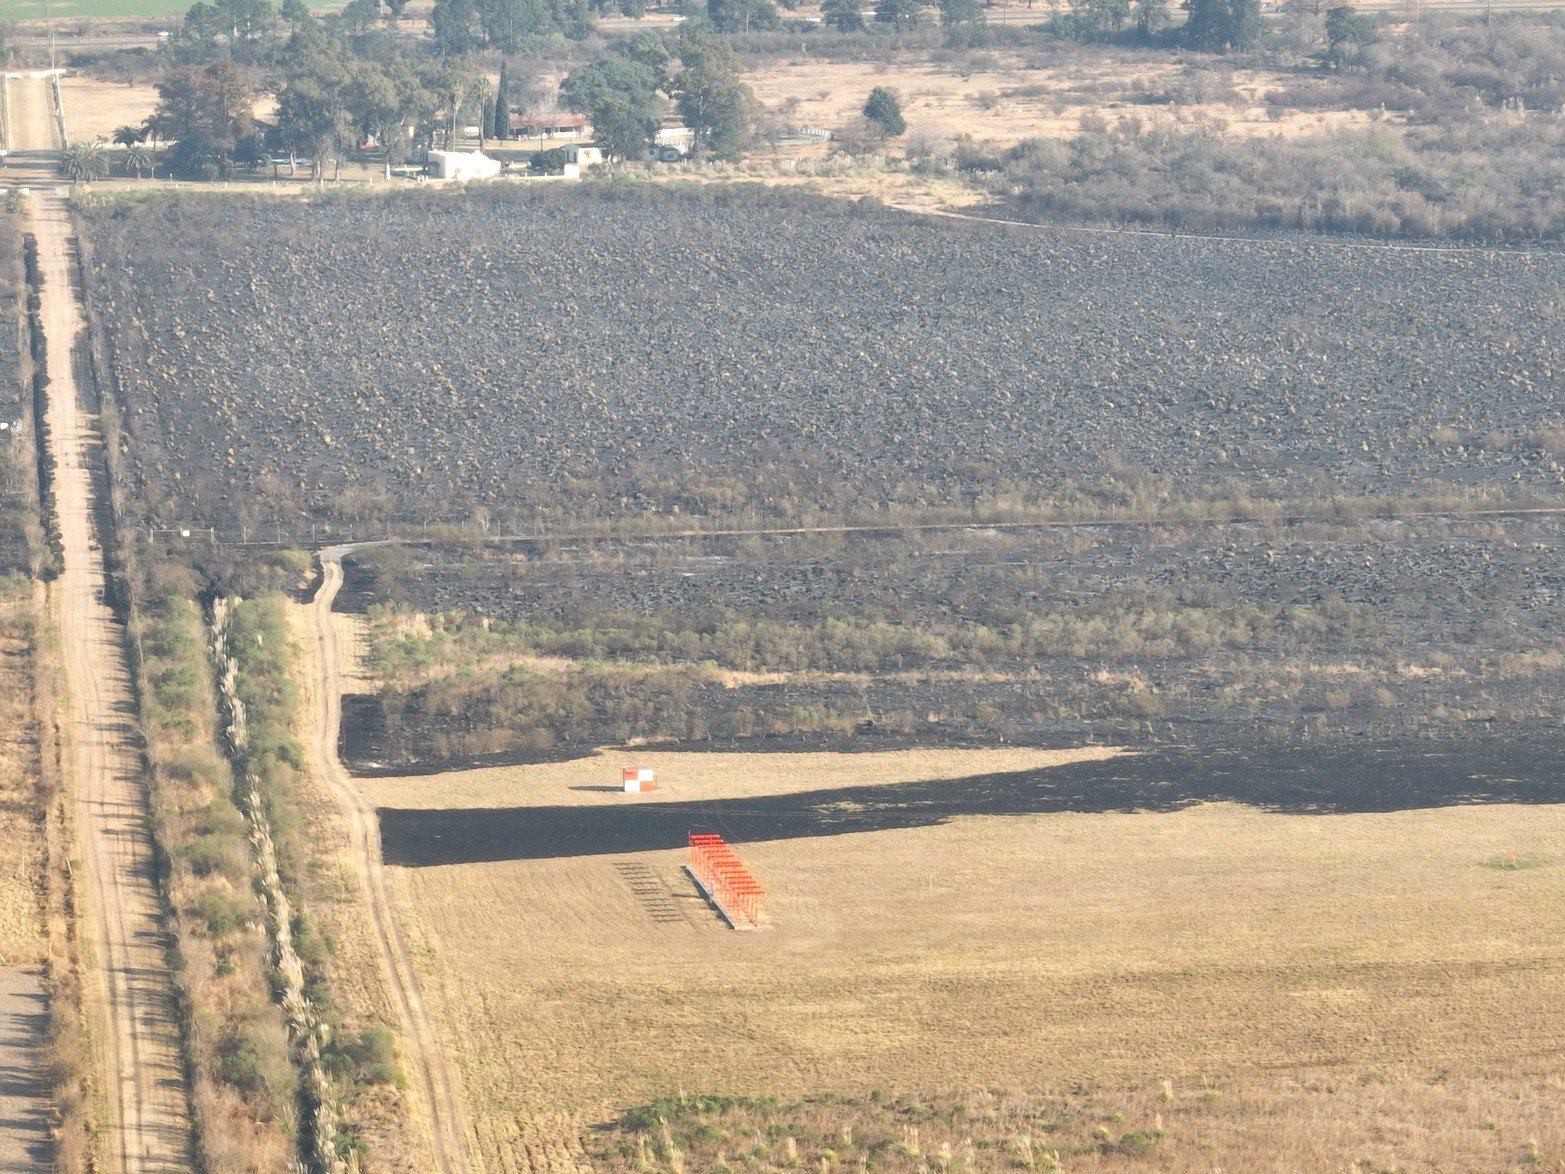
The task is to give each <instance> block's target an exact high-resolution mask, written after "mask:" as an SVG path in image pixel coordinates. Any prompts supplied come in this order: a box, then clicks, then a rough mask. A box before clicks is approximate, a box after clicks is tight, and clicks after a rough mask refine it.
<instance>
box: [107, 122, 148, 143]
mask: <svg viewBox="0 0 1565 1174" xmlns="http://www.w3.org/2000/svg"><path fill="white" fill-rule="evenodd" d="M146 137H147V132H146V130H144V129H143V128H142V127H139V126H119V127H115V128H114V145H115V146H116V147H134V146H135V145H136V144H137V143H139V142H142V141H143V140H145V139H146Z"/></svg>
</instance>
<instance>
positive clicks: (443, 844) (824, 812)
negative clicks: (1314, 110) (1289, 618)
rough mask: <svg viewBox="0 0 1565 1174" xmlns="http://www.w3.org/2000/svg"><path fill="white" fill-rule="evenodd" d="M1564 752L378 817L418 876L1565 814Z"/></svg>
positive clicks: (1222, 754)
mask: <svg viewBox="0 0 1565 1174" xmlns="http://www.w3.org/2000/svg"><path fill="white" fill-rule="evenodd" d="M1562 749H1565V746H1562V744H1561V743H1560V742H1559V741H1558V740H1553V739H1530V740H1518V741H1510V740H1508V741H1503V742H1502V741H1500V740H1499V739H1489V738H1484V739H1477V740H1473V741H1468V742H1463V743H1460V744H1441V743H1414V742H1407V743H1401V744H1397V745H1394V746H1385V745H1366V746H1365V747H1363V748H1362V749H1356V748H1349V747H1323V746H1315V745H1309V744H1304V743H1300V744H1295V745H1291V746H1273V747H1267V748H1266V749H1265V750H1253V751H1242V750H1210V749H1205V750H1203V749H1195V748H1172V749H1159V750H1154V751H1148V752H1142V753H1133V754H1128V755H1124V756H1121V757H1119V758H1114V759H1109V760H1106V761H1101V762H1081V763H1072V764H1069V765H1066V766H1058V767H1050V768H1047V769H1042V770H1033V771H1013V772H1005V773H1000V774H987V775H970V776H966V777H959V778H942V779H928V780H922V781H918V782H912V783H903V784H893V785H889V786H863V787H838V788H832V789H829V790H820V791H805V792H799V793H794V794H787V795H774V796H762V797H751V798H743V799H732V800H703V801H690V802H659V803H644V802H632V803H627V804H626V805H625V806H621V807H569V806H537V807H511V808H474V809H454V810H453V809H447V810H410V809H405V808H394V807H384V808H380V809H379V811H378V815H379V817H380V826H381V840H382V845H383V850H384V858H385V862H386V863H387V864H394V865H399V866H402V867H408V868H422V867H431V866H435V865H442V864H476V863H487V862H494V861H502V860H550V859H561V858H567V857H575V856H595V855H606V854H618V853H630V852H649V851H659V850H664V849H671V848H679V847H682V846H683V845H684V844H685V843H686V836H688V834H689V833H690V832H692V831H700V832H716V833H718V834H720V835H722V836H724V837H725V838H727V839H729V840H731V841H733V842H736V843H744V842H755V841H766V840H785V839H805V838H813V837H819V836H837V835H849V834H853V833H858V832H877V831H895V830H901V829H909V828H919V827H930V826H935V825H938V824H942V823H946V822H949V821H950V820H952V819H954V818H956V817H958V816H964V815H993V816H1005V815H1012V816H1015V815H1044V814H1054V813H1065V812H1075V813H1080V814H1097V813H1107V812H1124V813H1131V812H1151V813H1166V812H1172V811H1178V810H1180V809H1182V808H1185V807H1190V806H1193V805H1195V804H1199V803H1214V802H1236V803H1244V804H1247V805H1249V806H1253V807H1256V808H1259V809H1261V810H1264V811H1269V812H1273V813H1277V814H1287V815H1352V814H1371V813H1387V812H1394V811H1407V810H1418V809H1425V808H1435V807H1451V806H1464V805H1486V804H1499V803H1510V804H1518V803H1519V804H1546V803H1562V802H1565V779H1562V778H1561V777H1560V775H1559V773H1558V768H1557V763H1558V761H1559V757H1560V752H1561V750H1562Z"/></svg>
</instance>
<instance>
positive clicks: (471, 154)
mask: <svg viewBox="0 0 1565 1174" xmlns="http://www.w3.org/2000/svg"><path fill="white" fill-rule="evenodd" d="M499 174H500V160H498V159H491V158H489V156H488V155H485V154H484V153H483V152H482V151H431V152H430V153H429V175H430V178H431V179H493V178H494V177H495V176H497V175H499Z"/></svg>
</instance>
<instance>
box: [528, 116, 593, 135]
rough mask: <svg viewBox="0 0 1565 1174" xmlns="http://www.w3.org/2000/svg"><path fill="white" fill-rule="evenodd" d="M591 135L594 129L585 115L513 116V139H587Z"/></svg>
mask: <svg viewBox="0 0 1565 1174" xmlns="http://www.w3.org/2000/svg"><path fill="white" fill-rule="evenodd" d="M591 134H592V127H591V126H590V125H588V123H587V116H586V115H584V114H549V115H531V114H513V115H511V137H512V138H514V139H520V138H539V139H585V138H590V137H591Z"/></svg>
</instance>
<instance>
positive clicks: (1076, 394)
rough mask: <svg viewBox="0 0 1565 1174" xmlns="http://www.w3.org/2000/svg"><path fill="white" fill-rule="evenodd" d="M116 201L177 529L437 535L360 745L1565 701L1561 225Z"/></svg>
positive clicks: (1133, 730) (103, 241)
mask: <svg viewBox="0 0 1565 1174" xmlns="http://www.w3.org/2000/svg"><path fill="white" fill-rule="evenodd" d="M86 220H87V224H86V228H87V235H88V237H89V250H88V268H89V272H90V279H91V281H92V283H93V285H94V307H95V313H96V314H97V318H98V322H97V326H98V330H99V333H98V338H99V341H100V344H101V345H102V347H103V352H104V354H105V356H106V357H107V358H108V359H109V360H110V362H109V370H111V372H112V374H113V390H114V392H115V400H116V402H117V403H118V405H119V409H120V413H121V415H122V416H123V418H124V421H125V425H126V430H127V433H128V440H127V443H126V445H125V446H124V451H125V454H126V457H127V461H126V465H127V473H128V476H129V477H130V478H131V479H132V480H134V481H135V482H137V484H136V486H135V489H136V492H135V493H133V494H131V495H129V496H130V500H134V501H137V502H139V503H142V505H143V506H144V508H145V511H146V514H147V516H146V518H145V519H144V520H145V521H146V522H147V524H148V525H149V526H152V527H157V526H188V527H190V528H191V529H192V530H193V531H194V532H195V534H196V535H197V538H196V540H195V541H196V542H197V543H199V541H200V536H201V534H202V532H203V530H204V529H206V528H212V529H213V530H215V536H216V537H217V539H218V540H219V543H220V544H224V543H232V542H233V541H234V540H235V539H244V538H255V537H267V538H280V539H282V540H284V541H287V540H290V539H291V540H293V541H294V542H297V543H301V544H302V543H304V542H306V541H308V540H309V539H310V538H312V537H314V538H316V539H318V540H320V541H324V540H325V539H324V536H325V535H326V534H327V533H330V534H332V535H333V536H334V537H341V536H344V535H356V536H364V537H368V536H374V537H382V536H386V535H402V536H403V537H404V538H406V539H409V541H408V542H407V543H406V544H404V545H393V546H389V547H379V548H374V549H364V550H362V551H360V552H359V553H358V554H356V555H354V556H353V557H351V558H350V559H349V562H348V565H347V570H348V572H349V583H348V589H347V590H346V591H345V593H344V595H343V596H342V598H341V600H340V606H342V607H345V608H348V609H350V610H358V611H362V612H364V613H366V615H367V616H368V617H369V650H370V654H371V655H370V664H369V666H368V667H369V670H370V672H371V674H372V678H373V679H374V680H375V681H376V682H377V685H378V687H377V689H376V691H375V692H374V693H373V694H368V695H364V696H359V697H353V698H349V699H347V703H346V705H345V715H346V719H347V720H346V722H345V725H344V731H343V752H344V757H345V759H346V760H347V761H348V762H349V763H350V765H352V766H353V767H354V768H355V769H356V770H359V771H361V772H363V773H372V774H373V773H383V774H384V773H399V774H400V773H409V772H434V771H439V770H442V769H446V768H450V767H454V766H462V765H466V764H476V763H493V762H508V761H536V760H541V759H551V758H559V757H563V756H567V755H573V754H578V753H582V752H584V751H587V750H590V749H591V748H592V747H595V746H599V745H616V744H624V743H627V742H645V743H653V744H658V745H677V746H687V747H697V748H699V747H740V748H746V749H756V750H778V751H785V750H790V749H799V748H821V747H829V748H837V749H883V748H888V747H901V746H919V745H955V746H974V745H977V746H982V745H996V744H1026V745H1044V746H1055V745H1078V744H1080V743H1082V742H1083V741H1087V740H1101V741H1114V742H1119V743H1126V744H1132V745H1136V746H1139V747H1142V748H1147V749H1151V750H1153V751H1154V752H1155V753H1158V754H1166V755H1170V756H1171V757H1169V758H1167V759H1166V760H1159V761H1165V764H1166V766H1167V771H1168V772H1171V773H1172V774H1173V775H1175V776H1180V777H1183V776H1181V772H1183V771H1187V769H1188V770H1190V771H1195V772H1197V773H1199V771H1200V770H1202V769H1204V767H1201V766H1199V765H1198V766H1194V767H1191V766H1189V764H1190V763H1197V764H1199V763H1202V762H1205V761H1207V760H1206V759H1205V758H1204V757H1203V756H1207V755H1214V754H1215V755H1227V754H1239V755H1241V756H1243V755H1252V756H1254V758H1255V761H1257V762H1260V763H1269V764H1272V765H1268V766H1267V769H1268V770H1271V769H1273V766H1274V765H1275V763H1276V762H1291V761H1294V760H1296V759H1297V757H1298V753H1299V752H1298V748H1300V747H1305V746H1314V745H1329V746H1334V747H1340V748H1346V750H1345V752H1349V753H1351V752H1352V747H1354V746H1355V745H1359V744H1362V745H1365V746H1369V745H1373V746H1375V747H1377V750H1376V751H1375V753H1381V754H1389V755H1393V756H1396V755H1401V756H1402V759H1399V760H1406V761H1410V762H1414V761H1419V760H1420V756H1421V755H1423V754H1425V753H1440V754H1447V755H1451V754H1459V753H1465V752H1463V751H1460V750H1459V747H1460V746H1462V745H1463V744H1465V743H1472V744H1473V745H1475V746H1478V745H1481V746H1497V745H1503V744H1505V743H1506V742H1507V740H1512V739H1516V738H1521V737H1525V738H1526V739H1528V740H1529V741H1528V745H1531V746H1534V747H1536V746H1540V745H1543V744H1545V743H1547V742H1548V741H1549V740H1550V739H1551V738H1552V737H1553V736H1554V732H1555V731H1557V730H1558V729H1559V728H1560V725H1561V723H1562V722H1565V688H1562V685H1565V681H1562V669H1565V644H1562V636H1561V633H1562V631H1565V627H1562V625H1561V623H1560V622H1559V621H1560V619H1561V616H1560V607H1561V601H1560V589H1561V585H1562V581H1565V573H1562V572H1561V571H1560V570H1559V567H1560V559H1559V555H1560V553H1561V545H1562V543H1565V539H1562V537H1561V535H1560V533H1559V522H1558V521H1557V520H1556V518H1555V517H1554V515H1553V514H1551V513H1550V512H1548V511H1549V510H1551V509H1552V508H1554V507H1555V506H1557V505H1558V504H1560V503H1562V502H1565V498H1562V497H1561V495H1560V485H1561V483H1562V481H1565V467H1562V465H1561V463H1560V458H1561V456H1565V402H1562V399H1561V396H1560V391H1559V379H1558V373H1559V372H1560V371H1562V370H1565V341H1562V339H1565V335H1562V333H1561V331H1560V330H1559V325H1560V320H1561V317H1562V315H1565V300H1562V299H1561V295H1560V288H1559V281H1560V276H1561V273H1562V266H1565V256H1562V255H1561V254H1559V253H1556V252H1548V251H1539V252H1525V251H1512V252H1497V251H1482V250H1464V249H1451V250H1421V249H1392V248H1381V247H1378V246H1369V245H1363V246H1359V245H1347V246H1344V245H1341V244H1322V243H1319V242H1314V241H1309V240H1304V239H1269V240H1253V241H1232V240H1228V241H1225V240H1195V239H1189V238H1172V237H1170V238H1161V237H1155V236H1105V235H1095V234H1076V233H1068V232H1055V231H1049V230H1037V229H1031V228H1018V227H1015V226H998V225H981V224H968V223H961V222H953V221H949V220H934V219H929V218H920V217H916V216H910V215H905V214H901V213H895V212H888V211H885V210H882V209H878V208H873V207H865V206H860V205H849V204H845V203H841V202H831V201H826V200H821V199H816V198H813V197H801V196H796V195H795V196H785V195H780V194H777V193H761V192H753V191H740V190H726V191H707V192H705V193H702V194H691V193H678V192H670V191H661V192H654V191H647V190H641V189H637V188H633V187H627V188H623V189H622V188H616V187H601V188H599V187H583V188H580V189H577V190H573V191H570V192H565V193H562V192H553V193H545V194H538V193H522V192H518V191H513V190H507V189H490V190H474V191H471V192H467V193H443V194H438V195H436V194H433V193H417V194H408V195H404V196H399V197H396V198H361V197H346V198H340V197H332V196H323V197H322V198H319V199H316V200H314V201H311V202H306V203H297V202H276V203H273V202H268V201H264V200H256V201H251V202H246V203H243V204H237V205H236V204H229V203H218V202H216V201H209V200H203V199H198V198H195V199H188V198H187V199H176V200H164V201H157V202H146V203H142V204H127V205H120V206H114V205H107V206H104V207H100V208H97V209H92V210H89V211H88V212H87V214H86ZM212 235H215V236H216V237H217V238H218V239H220V240H221V241H222V242H223V246H222V248H221V249H219V250H216V251H215V252H214V251H213V250H204V249H197V248H194V247H192V246H193V242H195V241H197V240H198V239H206V238H207V237H208V236H212ZM132 244H134V247H131V246H132ZM109 256H114V257H116V258H125V260H124V261H123V262H117V263H116V264H115V265H113V266H110V265H107V264H103V263H101V262H99V261H96V260H94V258H96V257H109ZM1540 509H1541V512H1539V511H1540ZM1506 510H1509V511H1510V512H1508V513H1507V512H1504V511H1506ZM1529 511H1531V512H1529ZM953 519H957V520H960V523H961V524H954V525H953V524H950V523H951V522H952V520H953ZM1036 519H1050V520H1053V521H1055V522H1060V521H1072V522H1073V524H1071V525H1058V526H1054V527H1050V528H1036V529H1025V528H1018V529H1011V528H1006V526H1005V525H1004V524H1002V523H1010V522H1016V521H1019V520H1022V521H1025V520H1036ZM1203 519H1204V520H1203ZM865 520H871V521H873V522H875V523H876V524H883V525H884V528H883V529H879V530H875V531H869V532H863V533H853V534H833V533H830V532H824V531H822V532H809V533H800V534H795V535H791V536H782V535H767V534H764V533H759V532H757V531H763V530H765V529H767V528H772V527H776V526H778V525H795V526H802V527H804V528H805V529H806V530H808V529H809V528H810V527H812V526H816V525H826V526H829V525H830V524H832V523H836V522H842V521H860V522H862V521H865ZM1076 520H1084V521H1076ZM439 522H456V523H461V524H464V525H465V527H466V529H465V531H464V535H465V536H463V537H461V538H458V539H454V540H453V539H444V540H441V541H438V542H428V541H421V540H420V536H422V535H427V534H428V533H429V532H430V531H431V530H432V529H433V528H434V524H435V523H439ZM930 523H941V524H942V525H944V526H945V528H942V529H919V528H918V527H920V526H922V525H928V524H930ZM969 523H970V524H969ZM990 523H995V524H993V525H991V524H990ZM692 527H693V528H696V529H721V528H727V529H733V530H737V531H743V532H744V533H740V534H736V535H730V536H726V537H702V538H692V537H678V536H675V535H674V534H672V533H671V532H674V531H681V530H685V529H689V528H692ZM899 527H900V528H899ZM613 531H617V532H618V533H619V536H618V537H616V538H613V539H609V538H583V537H580V535H582V534H583V533H592V532H597V533H599V534H605V533H609V532H613ZM518 532H519V533H527V534H544V535H553V537H545V538H540V539H539V540H536V541H497V540H491V539H490V538H488V537H486V536H493V535H498V534H505V533H518ZM638 533H639V534H640V535H641V536H640V537H636V536H635V535H636V534H638ZM571 535H576V537H570V536H571ZM220 549H222V550H225V551H226V550H229V549H230V548H229V547H226V546H220ZM225 557H227V556H226V555H225ZM214 561H216V560H215V557H214ZM1431 748H1434V749H1431ZM1387 761H1389V759H1388V760H1387ZM1546 761H1548V755H1547V754H1546V753H1545V752H1543V751H1538V752H1537V753H1531V754H1530V756H1527V757H1526V758H1525V762H1524V763H1523V764H1522V765H1521V766H1520V767H1518V772H1517V777H1518V778H1519V779H1521V780H1522V782H1523V783H1524V784H1527V785H1531V784H1534V783H1535V784H1538V785H1543V784H1545V783H1547V782H1548V779H1549V778H1552V775H1549V776H1548V777H1547V778H1545V776H1544V775H1543V774H1541V773H1538V772H1539V771H1540V770H1541V764H1543V763H1545V762H1546ZM1306 762H1308V757H1307V756H1306ZM1138 769H1139V768H1138ZM1148 769H1150V768H1148ZM1290 769H1291V768H1290ZM1413 773H1414V775H1416V772H1413ZM1336 774H1337V775H1340V777H1341V778H1344V779H1355V778H1359V777H1360V776H1359V775H1358V774H1356V773H1355V772H1354V771H1352V770H1337V771H1336ZM1435 774H1437V775H1439V777H1438V778H1436V777H1434V775H1431V779H1430V783H1429V794H1430V795H1458V794H1461V793H1464V788H1466V787H1467V782H1466V781H1465V780H1469V779H1470V778H1471V777H1472V771H1470V770H1466V769H1462V770H1456V771H1455V772H1454V773H1452V772H1446V773H1445V774H1441V773H1440V772H1435ZM1447 775H1449V777H1447ZM1192 777H1193V776H1192ZM1410 777H1412V776H1410ZM1529 780H1531V781H1530V783H1529ZM1086 783H1092V785H1096V786H1098V787H1099V788H1100V789H1101V790H1102V793H1103V796H1104V798H1103V799H1102V802H1104V803H1109V804H1110V805H1112V806H1119V805H1128V806H1137V805H1143V801H1144V802H1145V804H1147V805H1155V803H1154V800H1155V799H1156V795H1154V794H1152V792H1151V791H1148V792H1147V793H1146V794H1144V795H1141V796H1140V798H1137V795H1138V794H1139V792H1138V786H1139V784H1138V785H1137V786H1127V787H1121V786H1119V785H1118V784H1115V783H1113V782H1112V781H1111V780H1108V779H1098V780H1097V781H1096V783H1093V782H1092V780H1090V779H1087V780H1084V785H1085V784H1086ZM1292 785H1293V784H1291V783H1290V784H1288V786H1292ZM1148 786H1151V782H1150V781H1149V782H1148ZM1355 786H1356V784H1355ZM1279 787H1281V788H1282V790H1281V791H1279V790H1278V788H1279ZM1403 789H1404V790H1407V791H1408V794H1409V795H1413V793H1414V792H1416V791H1417V786H1416V779H1415V781H1414V782H1410V783H1408V785H1407V787H1405V788H1403ZM1003 790H1004V788H1001V791H1003ZM1286 790H1287V787H1285V786H1283V784H1278V785H1277V786H1276V787H1272V786H1264V787H1260V788H1259V790H1258V791H1257V792H1256V794H1255V796H1254V800H1255V801H1257V802H1270V801H1271V800H1267V799H1266V798H1264V796H1265V795H1266V794H1271V793H1273V792H1276V793H1278V794H1282V791H1286ZM1225 793H1226V792H1225ZM1276 801H1277V802H1278V803H1279V804H1281V805H1282V806H1285V807H1287V806H1290V805H1291V804H1292V802H1293V801H1292V800H1291V799H1288V798H1286V796H1284V797H1283V798H1280V799H1277V800H1276ZM1343 801H1344V802H1346V800H1345V799H1344V800H1343ZM1414 801H1415V800H1414V799H1413V798H1409V799H1408V802H1414ZM999 802H1001V804H1002V805H1004V804H1005V803H1007V802H1010V801H1009V800H1003V799H1002V800H999ZM914 806H915V807H916V806H917V805H916V804H915V805H914ZM1328 806H1329V805H1328Z"/></svg>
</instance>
